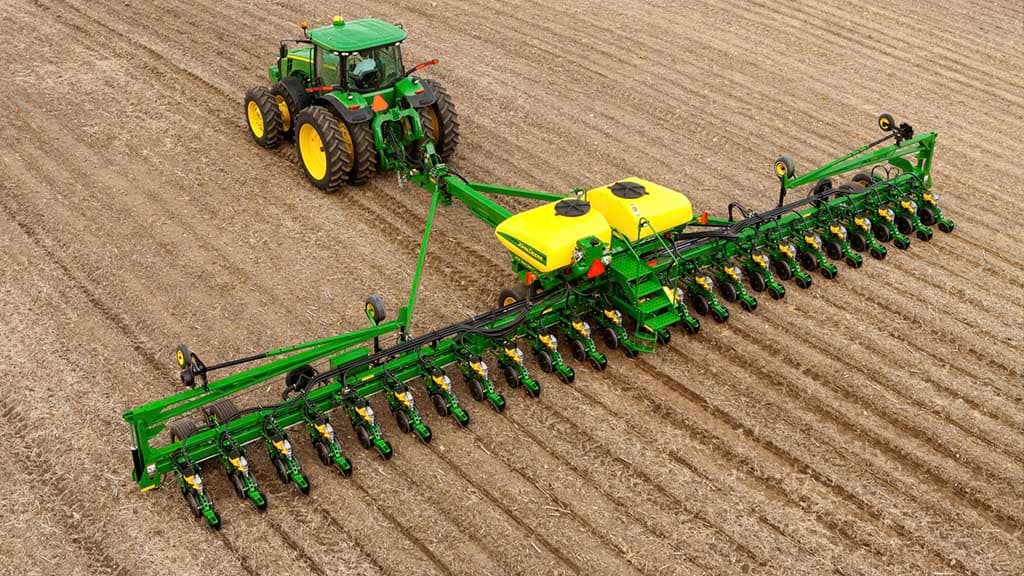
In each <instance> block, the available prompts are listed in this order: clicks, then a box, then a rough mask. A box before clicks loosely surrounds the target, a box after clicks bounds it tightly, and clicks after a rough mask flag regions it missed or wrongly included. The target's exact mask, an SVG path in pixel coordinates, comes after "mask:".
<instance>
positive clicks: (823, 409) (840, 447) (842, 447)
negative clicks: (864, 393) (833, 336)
mask: <svg viewBox="0 0 1024 576" xmlns="http://www.w3.org/2000/svg"><path fill="white" fill-rule="evenodd" d="M702 342H704V341H702ZM708 343H709V344H711V348H712V350H713V351H714V353H718V354H726V353H728V352H729V350H728V349H726V348H724V347H723V346H722V344H721V343H720V342H716V341H708ZM672 349H673V351H674V352H673V353H674V354H676V355H677V356H678V355H682V356H683V357H686V358H688V359H689V360H690V361H691V364H692V363H693V362H696V360H694V359H693V358H690V357H689V356H688V355H687V354H685V353H683V352H682V351H681V350H678V349H676V348H675V347H672ZM695 353H699V351H695ZM769 358H778V357H777V356H771V354H770V353H769ZM734 365H735V366H736V370H742V371H747V372H748V373H749V372H751V371H753V374H754V375H755V376H756V378H755V379H754V380H753V381H754V382H762V381H763V382H774V383H776V385H778V386H782V387H783V388H784V389H785V390H786V391H787V392H789V394H790V396H791V397H792V398H794V399H795V400H796V401H797V402H798V403H800V402H804V403H807V405H808V406H809V407H810V408H812V409H813V411H814V413H815V414H817V415H818V417H819V418H824V419H826V420H834V418H831V417H830V415H829V414H830V413H831V412H833V411H834V410H835V408H834V406H833V404H834V403H833V404H829V403H828V402H823V403H822V402H820V401H817V403H808V395H807V394H806V390H802V389H795V390H794V388H793V385H792V384H788V383H786V382H785V380H783V379H780V378H774V377H773V376H772V374H771V373H769V372H765V371H764V370H761V369H758V368H757V367H756V366H750V365H747V364H744V365H740V364H734ZM801 373H802V374H803V372H801ZM776 393H777V391H776V390H768V391H766V392H765V393H760V392H758V393H756V394H755V396H756V397H759V398H763V397H772V396H773V395H774V394H776ZM792 412H793V411H792V409H791V408H790V409H788V410H787V409H786V408H782V413H783V414H786V413H792ZM839 423H840V424H841V427H842V428H845V429H851V426H852V430H853V431H854V435H855V436H856V435H857V432H856V431H857V430H860V429H861V427H858V426H856V425H853V424H850V425H847V424H846V423H845V421H843V420H842V419H841V418H840V421H839ZM815 430H817V429H815ZM808 434H809V435H811V437H813V438H816V439H818V441H820V433H819V432H808ZM833 447H834V449H835V450H836V451H837V453H842V452H844V451H847V450H848V449H849V444H847V443H840V444H833ZM856 458H857V457H856V456H854V460H852V461H855V460H856ZM890 460H892V459H891V458H890ZM893 461H894V462H898V463H901V464H902V462H903V460H902V459H901V458H897V459H895V460H893ZM890 473H891V471H886V470H882V471H879V472H874V474H875V475H876V476H877V478H878V480H879V481H880V482H881V483H883V484H888V485H891V482H890V480H889V477H888V474H890ZM914 481H915V482H916V481H917V480H916V478H915V480H914ZM892 487H893V488H894V489H896V490H899V491H900V492H901V493H903V494H906V495H907V496H908V497H909V498H911V499H912V500H920V494H918V493H917V492H907V491H906V490H905V489H903V490H901V489H899V488H897V487H896V486H892ZM937 502H938V503H937V504H930V505H929V507H931V508H932V509H934V510H935V511H936V512H937V513H938V514H940V515H946V514H948V513H949V512H950V510H948V508H947V507H948V502H947V501H946V500H945V499H944V498H943V499H940V500H938V501H937ZM922 503H923V501H922ZM968 509H970V510H972V511H974V513H975V514H978V517H979V518H982V519H985V520H986V521H987V522H988V523H989V524H991V519H989V518H986V516H985V515H984V514H979V513H978V511H977V510H974V509H973V508H968ZM969 529H970V530H976V528H974V527H971V528H969ZM1004 532H1005V531H1004ZM1007 534H1008V536H1007V537H1009V534H1012V530H1011V531H1010V532H1008V533H1007ZM1016 537H1017V538H1019V537H1020V536H1019V535H1017V536H1016ZM958 552H959V551H958Z"/></svg>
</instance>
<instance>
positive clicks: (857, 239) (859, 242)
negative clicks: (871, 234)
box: [850, 232, 868, 252]
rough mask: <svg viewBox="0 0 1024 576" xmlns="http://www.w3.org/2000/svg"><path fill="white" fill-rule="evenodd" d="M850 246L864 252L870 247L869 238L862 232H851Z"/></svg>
mask: <svg viewBox="0 0 1024 576" xmlns="http://www.w3.org/2000/svg"><path fill="white" fill-rule="evenodd" d="M850 248H853V249H854V250H856V251H857V252H863V251H865V250H867V249H868V239H867V238H865V237H864V235H863V234H861V233H860V232H854V233H853V234H850Z"/></svg>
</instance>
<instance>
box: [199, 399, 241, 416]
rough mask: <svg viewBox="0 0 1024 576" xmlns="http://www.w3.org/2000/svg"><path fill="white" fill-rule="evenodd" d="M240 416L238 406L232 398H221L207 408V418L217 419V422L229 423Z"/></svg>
mask: <svg viewBox="0 0 1024 576" xmlns="http://www.w3.org/2000/svg"><path fill="white" fill-rule="evenodd" d="M237 415H238V406H236V405H235V402H234V400H232V399H231V398H221V399H220V400H217V401H216V402H214V403H213V404H210V405H209V406H207V407H206V416H207V418H216V419H217V422H227V421H229V420H231V419H232V418H234V417H235V416H237Z"/></svg>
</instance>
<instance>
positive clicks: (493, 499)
mask: <svg viewBox="0 0 1024 576" xmlns="http://www.w3.org/2000/svg"><path fill="white" fill-rule="evenodd" d="M427 448H428V449H429V450H430V451H431V452H433V453H434V455H436V456H437V457H438V458H439V459H441V460H442V461H444V462H445V463H446V464H447V465H448V468H450V469H451V470H452V471H453V472H455V474H456V475H457V476H458V477H459V478H460V479H461V480H462V481H463V482H465V483H467V484H469V485H471V486H473V487H475V488H476V489H477V490H478V491H479V492H480V494H483V495H484V497H485V498H487V500H488V501H489V502H490V503H491V504H492V505H494V506H495V507H497V508H498V509H499V510H501V511H502V512H503V513H504V514H505V516H507V517H508V518H509V519H511V520H512V522H514V523H515V524H516V526H518V527H519V529H520V530H522V531H524V532H526V533H527V534H530V535H531V536H532V537H534V538H536V539H538V540H540V541H541V543H543V544H544V547H545V548H547V549H548V550H550V551H551V553H552V554H553V555H554V556H555V557H556V558H558V560H559V561H560V562H561V563H562V564H564V565H565V566H567V567H569V568H570V569H572V571H573V572H574V573H576V574H583V572H582V570H581V567H580V565H579V564H578V563H577V562H576V561H575V560H573V559H572V558H570V557H569V556H567V555H566V554H565V552H563V551H562V550H560V549H559V548H558V547H557V546H554V545H553V544H552V543H551V542H550V541H549V540H547V538H545V537H544V536H542V535H540V534H538V533H537V532H536V531H535V530H534V529H533V528H531V527H530V526H529V525H527V524H526V523H525V522H524V521H523V520H522V519H520V518H519V516H517V515H516V514H515V513H514V512H513V511H512V510H511V509H510V508H508V506H506V505H505V504H504V503H502V502H501V499H500V498H498V497H497V496H495V495H494V493H493V492H491V490H490V489H488V488H486V487H484V486H483V485H482V484H479V483H476V482H474V481H473V480H472V479H471V478H470V477H469V475H468V474H466V472H465V471H464V470H463V469H462V468H461V467H460V466H459V465H458V464H456V463H455V461H454V460H452V458H450V457H449V456H447V455H446V454H444V452H442V451H441V450H438V449H437V447H435V446H434V445H433V444H428V445H427ZM534 488H536V485H534ZM541 493H544V492H543V491H541Z"/></svg>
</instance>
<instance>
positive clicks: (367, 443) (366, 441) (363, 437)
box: [356, 426, 373, 450]
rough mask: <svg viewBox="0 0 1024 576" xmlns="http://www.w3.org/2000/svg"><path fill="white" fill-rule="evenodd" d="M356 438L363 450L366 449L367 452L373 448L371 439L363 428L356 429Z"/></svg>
mask: <svg viewBox="0 0 1024 576" xmlns="http://www.w3.org/2000/svg"><path fill="white" fill-rule="evenodd" d="M356 438H357V439H358V440H359V443H360V444H361V445H362V446H363V448H366V449H367V450H369V449H370V448H371V447H372V446H373V439H372V438H370V433H369V432H368V431H367V430H366V428H365V427H364V426H357V427H356Z"/></svg>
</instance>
